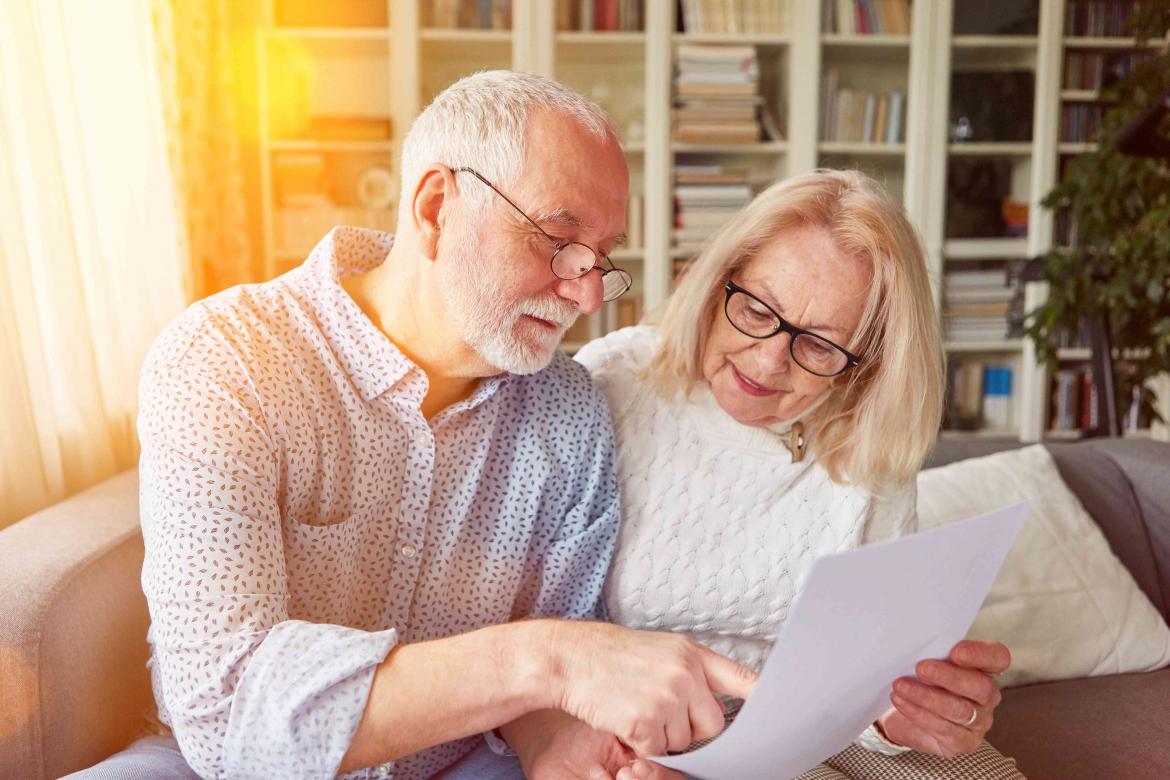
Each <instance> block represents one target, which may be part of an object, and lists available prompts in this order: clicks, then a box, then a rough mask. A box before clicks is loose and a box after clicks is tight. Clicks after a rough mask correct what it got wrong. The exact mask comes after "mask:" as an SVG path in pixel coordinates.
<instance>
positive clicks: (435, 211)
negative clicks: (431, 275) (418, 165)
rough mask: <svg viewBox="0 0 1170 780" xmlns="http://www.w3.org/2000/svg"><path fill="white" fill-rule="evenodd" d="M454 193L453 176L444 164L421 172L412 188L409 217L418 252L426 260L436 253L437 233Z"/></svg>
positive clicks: (439, 230) (444, 219)
mask: <svg viewBox="0 0 1170 780" xmlns="http://www.w3.org/2000/svg"><path fill="white" fill-rule="evenodd" d="M455 193H456V187H455V175H454V174H453V173H451V169H450V168H447V167H446V166H442V165H436V166H432V167H430V168H428V169H427V170H426V171H424V172H423V175H422V177H421V178H420V179H419V182H418V186H417V187H416V188H415V190H414V200H413V201H412V203H411V206H412V208H411V216H412V217H413V221H414V230H415V235H417V236H418V247H419V251H420V252H421V253H422V255H423V256H424V257H426V258H427V259H428V260H434V259H435V258H437V257H438V254H439V235H440V234H441V233H442V231H443V227H444V223H445V222H446V217H447V209H448V208H449V207H450V203H451V199H452V198H453V197H454V195H455Z"/></svg>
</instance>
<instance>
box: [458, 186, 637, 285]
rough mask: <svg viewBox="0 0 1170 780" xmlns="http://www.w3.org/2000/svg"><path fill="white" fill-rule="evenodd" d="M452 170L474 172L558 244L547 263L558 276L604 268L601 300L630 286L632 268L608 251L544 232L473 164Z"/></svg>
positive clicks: (567, 277)
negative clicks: (617, 263) (617, 262)
mask: <svg viewBox="0 0 1170 780" xmlns="http://www.w3.org/2000/svg"><path fill="white" fill-rule="evenodd" d="M451 170H452V171H453V172H454V173H470V174H471V175H472V176H474V177H475V178H477V179H479V180H480V181H482V182H483V183H484V184H486V185H487V186H488V187H490V188H491V190H492V192H494V193H496V194H497V195H499V196H500V197H501V198H503V199H504V201H505V202H506V203H507V204H508V205H509V206H511V207H512V208H514V209H516V211H517V212H518V213H519V214H520V216H522V217H524V219H526V220H528V222H529V223H530V224H531V225H532V226H533V227H534V228H536V229H537V230H539V231H540V234H541V235H542V236H544V237H545V238H547V239H548V240H549V242H551V243H552V245H553V246H554V247H556V249H554V250H553V253H552V257H551V258H550V259H549V261H548V264H549V267H550V268H551V269H552V272H553V273H554V274H555V275H556V276H557V278H558V279H565V280H571V279H580V278H581V277H582V276H584V275H585V274H587V273H589V272H590V271H593V270H597V271H601V286H602V296H601V297H602V300H605V301H613V300H616V299H618V298H620V297H621V296H622V295H624V294H625V293H626V291H627V290H629V289H630V284H631V283H632V279H631V277H630V274H629V272H628V271H625V270H623V269H621V268H618V267H617V266H615V265H614V264H613V261H611V260H610V259H609V257H608V256H606V255H605V254H602V253H601V252H598V251H596V250H594V249H593V248H592V247H589V246H587V245H585V244H582V243H580V242H579V241H561V240H560V239H558V238H554V237H552V236H550V235H549V234H548V233H547V232H545V230H544V228H542V227H541V226H540V225H538V224H537V223H536V220H534V219H533V218H532V217H530V216H528V214H526V213H525V211H524V209H522V208H520V207H519V206H517V205H516V204H515V203H514V202H513V201H512V199H511V198H509V197H508V196H507V195H505V194H504V193H502V192H500V191H499V190H498V189H496V185H494V184H492V183H491V182H490V181H488V180H487V179H485V178H484V177H483V176H482V175H481V174H480V173H479V171H476V170H475V169H474V168H467V167H462V168H452V169H451Z"/></svg>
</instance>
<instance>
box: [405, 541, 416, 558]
mask: <svg viewBox="0 0 1170 780" xmlns="http://www.w3.org/2000/svg"><path fill="white" fill-rule="evenodd" d="M401 552H402V554H403V555H404V556H405V557H407V558H413V557H414V556H415V555H417V554H418V548H417V547H415V546H414V545H413V544H404V545H402V548H401Z"/></svg>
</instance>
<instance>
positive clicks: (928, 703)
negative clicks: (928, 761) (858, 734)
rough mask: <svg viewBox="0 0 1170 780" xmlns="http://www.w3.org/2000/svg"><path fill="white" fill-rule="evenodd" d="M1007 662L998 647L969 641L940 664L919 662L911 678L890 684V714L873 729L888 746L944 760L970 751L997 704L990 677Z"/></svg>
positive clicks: (1001, 647)
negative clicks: (915, 675) (878, 730)
mask: <svg viewBox="0 0 1170 780" xmlns="http://www.w3.org/2000/svg"><path fill="white" fill-rule="evenodd" d="M1011 661H1012V657H1011V653H1010V652H1009V651H1008V649H1007V647H1006V646H1004V645H1002V644H1000V643H999V642H976V641H970V640H964V641H962V642H959V643H958V644H957V645H955V646H954V648H952V649H951V653H950V656H949V657H948V659H947V660H946V661H936V660H929V661H919V662H918V665H917V667H916V668H915V672H916V673H917V675H918V677H917V678H914V677H901V678H899V679H897V680H895V681H894V689H893V693H891V694H890V701H891V702H893V704H894V709H892V710H890V711H889V712H887V713H886V714H885V715H883V716H882V717H881V718H879V719H878V725H879V726H880V727H881V730H882V731H883V732H884V733H885V735H886V737H887V738H888V739H890V740H891V741H893V742H895V743H897V744H899V745H904V746H906V747H909V748H913V749H914V750H918V751H921V752H923V753H932V754H934V755H936V756H943V757H944V758H950V757H952V756H956V755H958V754H960V753H971V752H974V751H975V750H976V749H978V747H979V744H980V743H981V742H982V741H983V737H984V735H985V734H987V732H988V730H990V729H991V724H992V721H993V713H994V711H995V708H996V707H997V706H998V705H999V703H1000V701H1001V700H1002V699H1003V696H1002V695H1001V694H1000V692H999V686H997V685H996V683H995V680H994V679H993V675H996V674H999V673H1000V672H1002V671H1004V670H1005V669H1007V668H1008V667H1009V666H1010V665H1011ZM972 717H974V720H972Z"/></svg>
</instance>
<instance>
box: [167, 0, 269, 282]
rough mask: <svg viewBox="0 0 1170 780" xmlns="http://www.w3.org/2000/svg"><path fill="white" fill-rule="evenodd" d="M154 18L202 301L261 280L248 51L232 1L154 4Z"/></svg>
mask: <svg viewBox="0 0 1170 780" xmlns="http://www.w3.org/2000/svg"><path fill="white" fill-rule="evenodd" d="M236 12H237V13H242V12H240V11H239V9H236ZM243 13H246V11H245V12H243ZM152 16H153V20H154V34H155V42H156V43H157V48H156V55H157V60H158V66H159V73H160V76H161V81H162V84H161V87H162V91H161V95H162V107H163V117H164V118H165V120H166V129H167V141H168V144H167V148H168V153H169V159H170V169H171V174H172V177H173V178H174V183H175V191H176V196H177V198H178V204H179V211H180V213H181V214H182V218H183V226H184V228H185V230H184V236H185V239H186V241H185V245H184V252H185V255H186V258H185V264H184V267H185V268H186V269H187V277H186V289H187V293H188V296H189V297H190V298H191V299H197V298H203V297H205V296H207V295H210V294H211V293H214V292H217V291H219V290H222V289H224V288H225V287H231V286H233V285H236V284H241V283H244V282H255V281H259V278H258V273H257V270H258V269H256V268H255V267H254V264H253V258H252V251H251V244H250V242H249V225H248V212H247V208H246V200H245V186H244V166H243V154H244V150H243V143H242V136H243V133H242V132H241V129H242V126H243V125H244V124H245V123H244V122H242V121H241V118H240V117H238V113H239V111H238V106H237V101H245V100H246V96H245V94H244V93H246V92H247V84H246V83H245V82H246V78H245V76H246V75H247V73H246V71H245V70H244V69H243V68H242V67H240V66H241V65H242V62H241V58H240V55H241V54H244V53H245V51H243V47H242V46H241V43H242V42H241V41H240V40H239V39H238V38H236V37H234V36H233V28H232V19H231V9H230V8H229V5H228V0H199V2H191V0H153V1H152ZM247 53H249V54H251V53H252V52H251V51H248V52H247ZM253 57H254V54H253ZM251 61H252V60H251V59H249V62H251Z"/></svg>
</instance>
